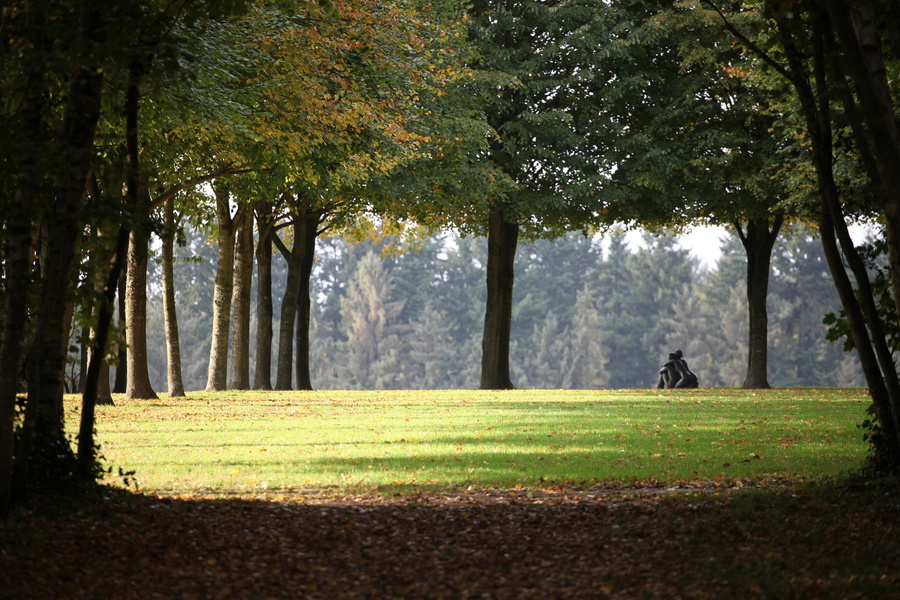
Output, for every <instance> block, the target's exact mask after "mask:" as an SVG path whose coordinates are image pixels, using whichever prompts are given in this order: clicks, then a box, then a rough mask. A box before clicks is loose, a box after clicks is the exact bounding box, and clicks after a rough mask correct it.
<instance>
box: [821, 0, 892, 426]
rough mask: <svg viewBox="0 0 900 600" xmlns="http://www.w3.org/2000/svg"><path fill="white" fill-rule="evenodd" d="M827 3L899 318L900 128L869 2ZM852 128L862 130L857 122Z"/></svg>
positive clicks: (873, 11)
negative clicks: (852, 94) (867, 148)
mask: <svg viewBox="0 0 900 600" xmlns="http://www.w3.org/2000/svg"><path fill="white" fill-rule="evenodd" d="M827 4H828V5H829V8H830V10H831V14H832V15H833V19H832V21H833V23H834V25H835V26H836V29H837V31H838V34H839V36H840V39H841V42H842V44H841V46H842V49H843V50H844V52H846V53H847V54H848V60H847V61H846V65H847V66H848V67H849V69H848V70H849V72H850V75H851V77H852V78H853V81H854V83H855V84H856V85H855V89H856V91H857V93H858V96H859V99H860V103H861V105H862V110H861V111H860V113H861V114H862V116H863V118H864V119H865V121H866V123H865V133H863V132H860V135H859V136H858V139H860V138H864V139H869V140H871V149H872V158H873V159H874V168H875V170H876V173H877V174H874V175H875V176H874V177H872V179H873V183H875V184H876V186H875V188H876V193H877V194H878V197H879V199H880V200H881V202H882V207H883V211H882V213H883V216H884V223H885V230H886V232H887V247H888V260H889V262H890V267H891V269H890V271H891V282H892V286H893V294H894V304H895V309H896V312H897V315H898V317H900V124H898V122H897V113H896V108H895V102H894V99H893V98H892V94H891V84H890V82H889V80H888V69H887V67H886V65H885V61H884V53H883V50H882V43H881V39H880V32H879V26H880V24H879V19H878V16H877V15H876V14H875V9H874V7H873V5H872V3H868V2H847V1H846V0H829V2H827ZM852 124H853V126H854V127H855V128H859V129H862V124H861V123H852ZM866 135H867V138H866ZM870 176H871V175H870ZM898 435H900V425H898Z"/></svg>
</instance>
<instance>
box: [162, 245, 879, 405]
mask: <svg viewBox="0 0 900 600" xmlns="http://www.w3.org/2000/svg"><path fill="white" fill-rule="evenodd" d="M188 244H189V245H190V246H191V248H190V249H185V255H188V254H191V255H194V256H196V255H198V254H199V255H202V256H205V259H204V260H202V261H198V260H192V261H188V262H180V263H179V264H178V265H177V268H176V288H177V289H178V294H179V308H180V309H181V313H180V316H181V323H180V325H181V330H182V335H183V340H182V359H183V361H184V364H183V370H184V380H185V387H186V388H187V389H202V388H203V385H204V377H205V373H206V367H207V361H208V359H209V339H208V338H209V333H208V332H209V328H210V319H211V281H212V278H214V273H215V271H214V268H215V265H214V260H213V258H212V257H214V253H213V252H212V251H211V250H210V249H209V247H208V246H204V241H203V238H202V236H200V235H199V234H198V233H197V232H194V234H193V235H189V236H188ZM485 246H486V244H485V240H484V239H482V238H462V237H458V236H451V235H442V236H433V237H430V238H428V239H426V240H425V241H424V242H423V243H422V244H421V247H419V248H418V249H415V250H410V251H407V252H405V253H402V254H396V255H395V254H390V253H387V254H384V253H383V250H384V248H385V246H384V242H382V243H380V244H374V243H369V242H362V243H358V244H351V243H349V242H347V241H344V240H342V239H339V238H328V239H325V240H322V241H320V244H319V247H318V249H317V256H318V257H319V258H318V260H317V263H316V268H315V273H314V277H313V284H312V289H311V294H312V297H313V299H314V308H313V315H312V330H311V340H312V342H311V357H312V358H311V365H310V368H311V376H312V381H313V385H314V387H316V388H317V389H442V388H474V387H477V386H478V377H479V359H480V356H481V354H480V353H481V348H480V347H479V344H480V339H481V328H482V326H483V314H484V302H485V300H484V294H485V292H484V278H485V271H484V256H485V252H486V247H485ZM819 246H820V244H819V242H818V240H814V239H812V238H811V237H809V236H808V235H805V234H801V235H795V236H793V237H789V238H786V239H785V240H784V241H782V242H781V243H780V244H778V245H777V246H776V248H775V252H774V255H773V274H772V284H771V289H770V296H769V310H770V313H771V317H770V325H769V326H770V332H769V333H770V350H769V353H770V354H769V356H770V360H769V376H770V380H771V381H772V384H773V385H775V386H789V385H790V386H804V385H809V386H813V385H815V386H850V385H863V384H864V380H863V379H862V376H861V374H860V372H859V367H858V364H857V361H856V356H855V355H854V354H847V353H844V352H842V350H841V346H840V344H835V343H831V342H828V341H827V340H826V339H825V325H823V324H822V319H823V317H824V315H825V314H826V313H828V312H834V311H836V310H837V308H838V306H839V304H838V301H837V298H836V295H835V292H834V288H833V284H832V283H831V280H830V275H829V273H828V269H827V266H826V265H825V264H824V260H823V258H822V256H821V250H820V249H819ZM204 248H205V249H204ZM722 250H723V254H722V257H721V258H720V259H719V261H718V263H717V264H716V266H715V267H714V268H712V269H704V268H702V267H701V265H700V263H699V261H697V260H696V259H695V258H693V257H691V256H690V254H689V253H688V252H687V251H686V250H684V249H681V248H680V247H679V246H678V242H677V239H675V238H672V237H653V236H649V235H646V236H644V238H643V243H642V244H641V245H640V247H637V248H630V247H629V246H628V244H627V242H626V238H625V237H624V236H622V235H614V236H611V237H608V238H604V239H601V238H589V237H585V236H583V235H581V234H574V233H573V234H570V235H568V236H566V237H563V238H560V239H556V240H539V241H536V242H533V243H530V244H526V245H524V246H522V247H521V249H520V252H519V254H518V258H517V262H518V264H517V265H516V270H517V271H516V272H517V274H518V275H517V279H516V284H515V305H514V309H513V333H512V342H511V344H512V345H511V363H512V373H513V377H514V383H515V384H516V385H517V386H518V387H530V388H573V389H579V388H632V387H634V388H646V387H650V386H653V385H655V383H656V373H657V371H658V369H659V368H660V366H661V364H662V362H663V361H664V360H665V357H666V355H667V353H668V352H669V351H671V350H674V349H676V348H680V349H682V350H683V351H684V354H685V357H686V358H687V360H688V361H689V364H690V366H691V368H692V370H694V371H695V372H697V373H698V375H699V376H700V380H701V385H702V386H737V385H740V384H741V381H742V378H743V376H744V374H745V372H746V364H747V300H746V296H745V292H744V290H745V287H744V284H743V278H744V277H745V269H746V258H745V257H744V253H743V251H742V249H741V248H740V246H739V243H738V242H737V241H736V240H726V242H724V245H723V249H722ZM284 279H285V270H284V268H283V267H281V266H276V268H275V271H274V280H275V282H276V283H275V286H276V289H277V288H278V287H279V286H281V287H283V285H284ZM151 280H153V277H152V276H151ZM156 294H158V290H155V289H151V301H150V306H151V310H150V315H149V327H148V329H149V331H150V337H151V339H150V347H151V349H152V350H151V356H150V372H151V377H152V378H153V381H154V385H159V386H160V387H161V388H164V387H165V341H164V339H163V337H162V333H163V327H162V312H161V308H159V305H160V302H156V301H155V300H154V296H155V295H156ZM254 297H255V296H254ZM276 297H279V294H278V293H276ZM275 312H276V314H277V313H278V307H277V306H276V310H275ZM276 327H277V324H276ZM273 350H274V349H273ZM273 353H274V352H273Z"/></svg>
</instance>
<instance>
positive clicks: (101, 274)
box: [79, 195, 128, 417]
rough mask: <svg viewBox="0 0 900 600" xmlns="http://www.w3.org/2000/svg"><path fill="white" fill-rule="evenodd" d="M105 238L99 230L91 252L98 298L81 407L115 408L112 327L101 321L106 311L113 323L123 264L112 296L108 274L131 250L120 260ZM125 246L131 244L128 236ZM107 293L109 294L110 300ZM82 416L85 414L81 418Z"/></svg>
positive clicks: (87, 342)
mask: <svg viewBox="0 0 900 600" xmlns="http://www.w3.org/2000/svg"><path fill="white" fill-rule="evenodd" d="M94 197H95V199H96V198H99V195H95V196H94ZM120 200H121V198H120ZM104 227H105V226H104ZM120 235H121V233H120ZM106 237H107V236H105V235H104V232H103V229H102V228H100V227H97V239H96V240H95V241H94V248H93V249H92V251H91V257H90V262H91V269H90V271H91V282H90V285H91V286H92V288H93V294H94V296H95V297H96V298H97V301H96V302H95V304H94V306H93V307H92V309H91V322H92V323H93V326H92V327H90V328H89V329H88V333H87V335H86V336H85V345H86V346H87V348H88V352H87V358H86V360H85V375H84V380H83V381H82V385H81V389H80V390H79V392H80V393H81V394H82V398H83V400H82V403H84V402H85V401H89V402H91V403H92V404H113V400H112V394H111V393H110V389H109V363H107V362H106V345H105V344H106V340H107V339H108V336H109V327H110V323H109V322H107V323H106V324H105V325H104V324H103V323H101V321H102V320H103V319H104V318H105V313H104V310H105V311H106V312H108V313H109V315H110V316H109V320H110V321H111V320H112V313H113V311H114V308H113V306H114V304H113V303H114V302H115V299H116V285H117V284H118V276H119V272H120V271H121V270H122V269H121V264H120V265H119V267H118V268H117V269H116V281H114V282H113V283H112V290H111V293H110V290H108V286H109V285H110V284H109V281H108V278H109V273H110V270H111V269H112V267H113V265H114V263H113V261H114V260H116V259H118V260H119V263H121V262H124V255H125V253H127V252H128V248H127V246H123V253H122V254H121V255H120V256H119V255H117V254H116V252H117V251H118V244H117V245H116V246H113V247H112V248H109V247H107V245H108V243H109V242H106V241H104V240H105V238H106ZM117 242H118V240H117ZM124 243H125V244H127V243H128V238H127V235H126V237H125V242H124ZM107 293H110V295H109V296H108V297H107ZM107 301H108V302H109V306H104V304H105V303H106V302H107ZM102 327H106V331H105V332H104V333H103V336H104V337H103V340H102V343H103V347H102V348H98V345H97V344H98V336H99V335H100V329H101V328H102ZM98 349H99V351H100V354H99V355H98V354H97V351H98ZM95 362H96V363H97V364H98V365H99V367H92V364H93V363H95ZM92 368H95V369H98V372H97V374H96V375H95V376H96V377H97V381H96V383H94V384H93V385H94V388H93V389H91V388H90V386H91V382H90V381H89V380H90V378H91V369H92ZM104 375H105V380H104ZM84 399H88V400H84ZM83 416H84V411H82V417H83Z"/></svg>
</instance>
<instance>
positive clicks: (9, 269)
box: [0, 82, 43, 519]
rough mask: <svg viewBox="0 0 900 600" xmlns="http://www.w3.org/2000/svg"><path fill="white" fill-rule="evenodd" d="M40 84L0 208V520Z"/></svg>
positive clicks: (26, 281) (15, 387) (35, 191)
mask: <svg viewBox="0 0 900 600" xmlns="http://www.w3.org/2000/svg"><path fill="white" fill-rule="evenodd" d="M39 87H40V83H39V82H31V83H30V84H29V86H28V89H27V91H26V95H25V99H24V100H23V107H22V113H23V115H22V117H23V121H24V129H25V131H26V132H28V133H29V135H33V136H34V137H32V138H31V139H32V145H31V146H28V148H29V149H30V150H35V152H28V153H26V155H25V156H23V157H22V159H21V166H20V170H19V182H18V185H19V188H18V189H17V190H16V195H15V200H14V202H13V203H12V205H11V206H9V207H7V208H6V210H5V211H4V218H5V233H6V236H5V244H4V253H3V256H4V274H5V276H6V280H7V281H16V282H19V283H18V285H9V286H7V288H6V290H5V291H6V293H5V297H4V300H5V303H4V311H3V316H4V318H3V338H2V343H0V519H4V518H6V517H7V516H8V515H9V510H10V504H11V498H12V476H13V419H14V418H15V408H16V393H17V392H18V391H19V377H20V373H21V366H22V356H23V350H24V342H25V322H26V321H27V318H28V292H29V288H30V282H31V258H32V250H33V246H32V235H31V234H32V231H31V220H32V216H33V215H32V213H33V207H34V205H35V203H36V202H37V199H38V197H39V195H40V192H39V181H40V177H39V174H38V172H37V171H38V169H37V161H38V152H37V151H36V150H37V148H36V146H37V145H38V143H39V142H38V140H39V139H40V138H39V131H40V122H41V113H42V110H43V109H42V105H41V97H40V96H41V94H40V92H39V89H37V88H39Z"/></svg>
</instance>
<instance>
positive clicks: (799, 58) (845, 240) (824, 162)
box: [706, 0, 900, 468]
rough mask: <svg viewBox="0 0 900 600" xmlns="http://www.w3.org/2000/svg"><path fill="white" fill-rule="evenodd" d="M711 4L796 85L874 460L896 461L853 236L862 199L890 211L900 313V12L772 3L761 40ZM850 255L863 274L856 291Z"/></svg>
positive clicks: (834, 1)
mask: <svg viewBox="0 0 900 600" xmlns="http://www.w3.org/2000/svg"><path fill="white" fill-rule="evenodd" d="M706 4H707V5H709V6H711V7H712V8H713V9H714V10H717V11H718V12H719V14H720V15H721V16H722V19H723V23H724V26H725V28H726V29H728V30H729V31H730V32H731V33H732V34H733V35H734V36H735V37H736V38H737V39H738V40H740V41H741V43H742V44H744V45H745V46H746V47H747V48H748V49H749V50H750V51H752V52H754V53H755V54H756V55H757V56H758V57H759V58H760V60H762V61H764V62H765V63H766V65H767V66H768V67H769V68H771V69H772V70H773V72H775V73H777V74H778V75H780V76H781V77H783V78H784V81H786V82H788V83H789V84H790V86H791V87H792V88H793V99H794V100H796V102H797V107H798V110H797V113H798V114H799V115H800V116H801V118H802V119H803V122H804V125H805V131H804V134H805V140H804V141H805V142H806V143H807V145H808V149H809V157H810V159H811V162H812V164H813V166H814V168H815V175H816V182H817V187H818V190H817V192H818V194H817V195H818V222H819V234H820V237H821V240H822V244H823V248H824V250H825V255H826V257H827V260H828V264H829V268H830V270H831V274H832V277H833V279H834V282H835V285H836V288H837V290H838V293H839V296H840V299H841V304H842V305H843V309H844V312H845V314H846V317H847V321H848V324H849V327H850V330H851V332H852V337H853V342H854V346H855V348H856V350H857V353H858V354H859V357H860V362H861V364H862V367H863V371H864V372H865V375H866V381H867V384H868V387H869V392H870V394H871V395H872V399H873V411H874V413H875V416H876V421H877V424H878V432H877V435H878V436H879V438H880V440H881V441H880V442H879V443H878V444H877V445H876V446H875V447H874V449H875V454H876V456H875V462H882V463H884V464H886V465H889V466H890V467H891V468H893V467H896V464H897V463H898V462H900V418H898V417H897V415H900V379H898V375H897V369H896V366H895V364H894V361H893V359H892V357H891V353H890V349H889V348H888V346H887V343H886V341H885V334H884V324H883V323H882V321H881V319H880V318H879V316H878V311H877V306H876V303H875V301H874V295H873V292H872V286H871V283H870V281H869V276H868V273H867V272H866V270H865V264H864V262H863V260H862V258H861V257H860V255H859V252H858V251H857V249H856V248H855V246H854V243H853V240H852V238H851V237H850V235H849V231H848V228H847V223H846V219H847V217H848V212H846V211H848V210H852V208H854V207H855V208H856V209H857V210H860V211H861V212H862V213H863V214H864V213H865V212H867V211H875V212H877V213H878V214H879V216H880V218H881V219H883V221H884V223H885V230H886V240H887V247H888V255H889V257H890V262H891V267H892V269H891V271H892V275H891V276H892V282H893V288H894V290H893V292H894V294H893V295H894V303H895V305H896V306H897V309H898V311H900V294H898V292H900V269H898V268H897V267H898V266H900V264H898V259H897V257H900V241H898V237H897V232H898V226H900V217H898V210H897V208H898V201H900V178H898V175H897V173H898V170H897V169H898V167H900V149H898V148H900V137H898V135H900V134H898V129H897V123H896V118H895V115H894V108H893V106H894V105H895V104H894V102H893V91H892V89H891V86H890V83H889V79H888V73H889V72H893V71H895V70H896V68H897V66H898V63H897V58H898V57H897V55H896V50H897V49H896V44H895V42H894V41H893V40H892V37H891V32H893V31H896V27H897V21H896V19H897V16H896V15H895V14H894V13H893V12H892V11H891V10H890V9H889V8H888V7H886V6H882V5H879V4H875V3H870V2H865V1H858V0H830V1H828V2H824V3H818V4H817V3H796V4H792V5H790V6H781V5H779V4H776V3H774V2H766V3H764V6H765V9H766V11H767V16H769V17H770V19H771V21H770V23H769V25H770V26H769V27H767V28H765V29H764V30H763V31H762V32H761V35H760V36H758V37H759V38H760V40H759V41H758V42H757V41H754V40H752V39H751V38H750V37H749V36H748V35H747V34H746V33H744V32H743V31H742V30H741V29H740V28H739V27H738V26H737V25H736V24H734V23H732V22H731V21H730V20H729V19H728V18H727V16H726V15H725V14H724V13H722V12H721V11H719V9H718V7H717V6H716V3H714V2H711V1H709V0H707V1H706ZM770 47H771V48H777V49H778V50H779V52H778V54H775V53H774V52H769V51H767V48H770ZM838 112H840V119H841V122H842V123H847V124H849V127H850V131H851V132H852V134H851V135H852V140H853V148H854V149H855V151H856V152H857V153H858V156H859V164H860V165H861V167H862V169H863V170H864V172H865V174H866V177H867V179H868V183H869V184H870V185H869V188H868V189H867V190H865V195H864V200H863V201H862V202H861V203H856V204H854V205H851V207H848V206H847V205H846V203H843V204H842V202H841V193H840V191H839V188H838V182H837V179H836V177H835V161H834V155H835V151H836V145H837V144H840V143H842V141H841V139H840V138H839V137H838V131H839V130H840V129H841V128H840V127H838V126H837V122H838V115H837V113H838ZM857 200H859V199H858V198H857ZM851 214H852V213H851ZM844 261H846V264H847V265H849V267H850V270H851V271H852V273H853V279H855V281H856V286H857V288H856V291H855V292H854V286H853V281H852V280H851V278H850V277H849V276H848V274H847V272H846V270H845V267H844V264H845V262H844Z"/></svg>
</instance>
